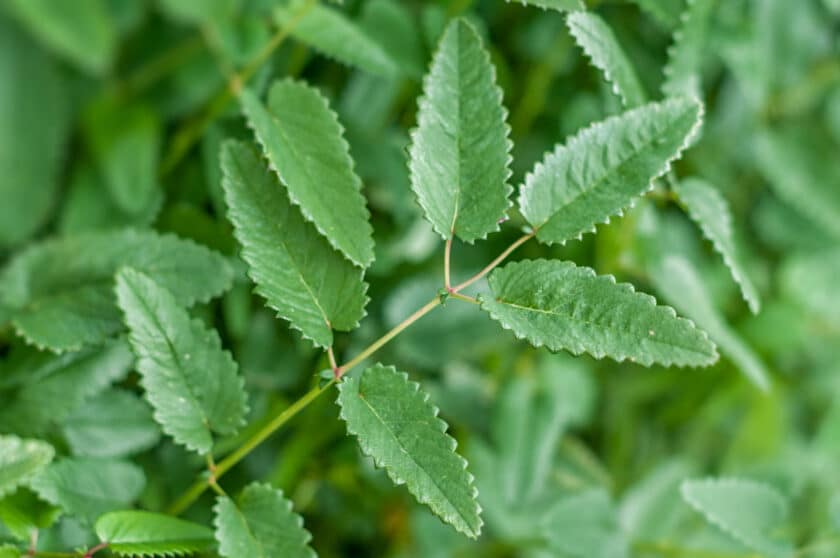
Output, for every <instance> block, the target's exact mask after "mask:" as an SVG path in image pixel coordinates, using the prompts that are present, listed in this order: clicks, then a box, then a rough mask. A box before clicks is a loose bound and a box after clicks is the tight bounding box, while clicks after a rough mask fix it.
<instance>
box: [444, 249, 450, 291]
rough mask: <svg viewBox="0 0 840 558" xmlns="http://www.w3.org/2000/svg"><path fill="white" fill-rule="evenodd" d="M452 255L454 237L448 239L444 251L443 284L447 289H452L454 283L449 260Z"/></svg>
mask: <svg viewBox="0 0 840 558" xmlns="http://www.w3.org/2000/svg"><path fill="white" fill-rule="evenodd" d="M451 255H452V237H451V236H450V237H449V238H447V239H446V248H445V249H444V251H443V286H444V287H445V288H446V290H447V291H450V292H451V291H452V283H451V282H450V279H449V260H450V257H451Z"/></svg>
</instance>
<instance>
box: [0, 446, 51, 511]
mask: <svg viewBox="0 0 840 558" xmlns="http://www.w3.org/2000/svg"><path fill="white" fill-rule="evenodd" d="M53 455H55V450H53V447H52V446H51V445H49V444H48V443H47V442H43V441H41V440H27V439H22V438H18V437H17V436H0V498H2V497H4V496H5V495H7V494H10V493H12V492H14V490H15V489H16V488H17V487H18V486H19V485H21V484H23V483H25V482H27V481H28V480H29V479H30V478H31V477H32V476H34V475H36V474H37V473H39V472H40V471H41V470H42V469H43V468H44V467H46V466H47V464H48V463H49V462H50V461H52V458H53Z"/></svg>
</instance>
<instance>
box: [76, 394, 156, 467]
mask: <svg viewBox="0 0 840 558" xmlns="http://www.w3.org/2000/svg"><path fill="white" fill-rule="evenodd" d="M61 430H62V431H63V432H64V437H65V438H66V440H67V444H68V445H69V446H70V450H71V451H72V452H73V454H74V455H87V456H92V457H121V456H124V455H130V454H133V453H137V452H140V451H143V450H146V449H149V448H151V447H153V446H154V445H156V444H157V442H158V440H159V439H160V430H159V429H158V426H157V424H155V421H154V419H153V418H152V410H151V409H150V408H149V406H148V404H146V402H145V401H143V400H142V399H140V398H139V397H137V396H136V395H134V394H133V393H131V392H130V391H125V390H122V389H111V390H108V391H105V392H102V393H101V394H100V395H98V396H97V397H95V398H93V399H91V400H89V401H87V402H86V403H85V404H84V405H82V406H80V407H78V408H77V409H76V410H75V411H73V412H72V413H71V414H70V415H69V416H68V417H67V418H66V419H64V421H62V423H61Z"/></svg>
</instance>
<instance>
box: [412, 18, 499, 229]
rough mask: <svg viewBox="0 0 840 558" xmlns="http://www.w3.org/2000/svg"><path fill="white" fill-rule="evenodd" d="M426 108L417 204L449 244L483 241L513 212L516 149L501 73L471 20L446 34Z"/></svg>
mask: <svg viewBox="0 0 840 558" xmlns="http://www.w3.org/2000/svg"><path fill="white" fill-rule="evenodd" d="M419 104H420V107H419V112H418V115H417V122H418V127H417V129H415V130H414V131H413V133H412V143H411V148H410V162H409V166H410V170H411V187H412V189H413V190H414V193H415V194H416V195H417V200H418V201H419V202H420V205H421V206H422V208H423V211H424V212H425V214H426V218H427V219H428V220H429V221H430V222H431V223H432V225H433V226H434V228H435V230H436V231H437V232H438V234H440V235H441V236H442V237H443V238H445V239H449V238H452V236H453V235H455V236H457V237H458V238H460V239H462V240H465V241H467V242H473V241H475V240H476V239H481V238H484V237H485V236H487V233H490V232H493V231H496V230H498V228H499V221H500V220H501V219H503V218H504V217H505V214H506V212H507V209H508V207H509V206H510V202H509V201H508V197H509V196H510V193H511V187H510V185H509V184H508V178H510V173H511V171H510V160H511V157H510V150H511V146H512V144H511V142H510V140H509V139H508V135H509V132H510V128H509V127H508V125H507V123H506V122H505V117H506V116H507V111H506V110H505V108H504V107H503V106H502V92H501V89H499V87H498V86H497V85H496V76H495V69H494V68H493V65H492V63H491V62H490V56H489V54H488V53H487V51H486V50H485V49H484V47H483V46H482V44H481V39H480V38H479V36H478V33H477V32H476V30H475V29H474V28H473V27H472V25H471V24H469V23H468V22H467V21H466V20H464V19H457V20H454V21H453V22H452V23H450V24H449V26H448V27H447V28H446V31H445V32H444V34H443V38H442V39H441V41H440V45H439V46H438V50H437V52H436V53H435V57H434V60H433V62H432V67H431V70H430V71H429V74H428V75H427V76H426V78H425V80H424V82H423V97H422V98H421V99H420V103H419Z"/></svg>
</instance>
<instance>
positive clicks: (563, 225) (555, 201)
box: [519, 99, 702, 244]
mask: <svg viewBox="0 0 840 558" xmlns="http://www.w3.org/2000/svg"><path fill="white" fill-rule="evenodd" d="M701 115H702V107H701V106H700V105H699V104H697V103H696V102H694V101H690V100H687V99H670V100H667V101H664V102H662V103H650V104H647V105H644V106H642V107H640V108H637V109H634V110H631V111H628V112H625V113H624V114H622V115H619V116H614V117H612V118H609V119H607V120H605V121H603V122H599V123H597V124H594V125H592V126H590V127H589V128H586V129H584V130H583V131H581V132H579V133H578V134H577V135H576V136H574V137H573V138H571V139H570V140H569V141H568V142H567V143H566V145H558V146H557V147H556V148H555V150H554V151H553V152H551V153H549V154H548V155H546V157H545V159H543V161H542V162H540V163H538V164H537V166H536V167H535V168H534V170H533V171H532V172H531V173H529V174H528V176H527V177H526V178H525V184H523V185H522V187H521V189H520V194H519V206H520V209H521V211H522V214H523V215H524V216H525V218H526V219H527V221H528V223H530V224H531V226H532V227H534V229H535V230H536V233H537V239H538V240H540V241H541V242H545V243H547V244H553V243H555V242H565V241H567V240H569V239H571V238H579V237H580V236H581V235H582V234H583V233H586V232H594V230H595V225H596V224H598V223H607V222H609V219H610V217H612V216H615V215H621V214H622V211H623V210H624V209H625V208H627V207H629V206H631V205H632V203H633V200H634V199H635V198H636V197H638V196H640V195H641V194H643V193H644V192H646V191H648V190H650V188H651V183H652V181H653V180H654V179H655V178H657V177H659V176H661V175H663V174H664V173H665V172H667V171H668V169H669V168H670V165H671V163H672V162H673V161H674V160H675V159H677V158H679V156H680V155H681V154H682V152H683V150H684V149H685V148H686V147H687V146H688V144H689V142H690V141H691V138H692V137H693V136H695V134H696V133H697V130H698V128H699V126H700V123H701V120H702V119H701Z"/></svg>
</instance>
